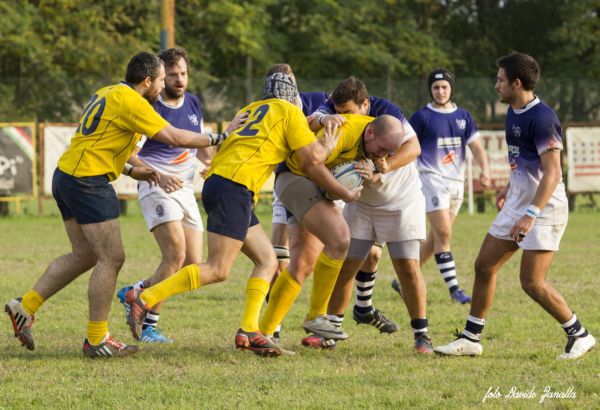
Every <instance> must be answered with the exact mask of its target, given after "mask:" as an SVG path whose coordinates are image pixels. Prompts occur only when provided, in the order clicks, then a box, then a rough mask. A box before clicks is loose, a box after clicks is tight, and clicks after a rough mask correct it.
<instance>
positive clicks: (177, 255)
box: [162, 248, 185, 273]
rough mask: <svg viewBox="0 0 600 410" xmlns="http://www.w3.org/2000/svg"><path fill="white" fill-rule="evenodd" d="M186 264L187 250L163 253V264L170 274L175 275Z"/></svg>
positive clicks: (180, 249)
mask: <svg viewBox="0 0 600 410" xmlns="http://www.w3.org/2000/svg"><path fill="white" fill-rule="evenodd" d="M184 262H185V248H179V249H177V250H173V251H171V252H166V253H163V257H162V264H163V265H165V266H166V267H167V269H168V271H169V272H172V273H175V272H177V271H178V270H179V269H181V268H182V267H183V264H184Z"/></svg>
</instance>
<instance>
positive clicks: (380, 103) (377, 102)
mask: <svg viewBox="0 0 600 410" xmlns="http://www.w3.org/2000/svg"><path fill="white" fill-rule="evenodd" d="M316 112H319V113H322V114H327V115H329V114H335V113H336V112H335V106H334V105H333V102H332V101H331V98H329V99H327V101H326V102H325V103H323V104H321V106H319V108H317V110H316ZM386 114H387V115H391V116H393V117H396V118H398V119H399V120H400V121H402V122H404V121H403V120H404V119H405V118H404V114H402V111H401V110H400V108H399V107H398V106H397V105H395V104H394V103H392V102H390V101H388V100H386V99H384V98H379V97H375V96H371V97H369V113H368V114H367V115H368V116H369V117H379V116H381V115H386Z"/></svg>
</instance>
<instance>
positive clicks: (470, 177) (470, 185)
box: [467, 149, 474, 215]
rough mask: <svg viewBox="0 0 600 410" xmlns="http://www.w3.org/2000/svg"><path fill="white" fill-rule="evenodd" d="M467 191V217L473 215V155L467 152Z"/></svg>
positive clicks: (469, 151)
mask: <svg viewBox="0 0 600 410" xmlns="http://www.w3.org/2000/svg"><path fill="white" fill-rule="evenodd" d="M467 189H468V195H469V215H473V209H474V206H473V200H474V199H473V155H472V154H471V150H470V149H468V150H467Z"/></svg>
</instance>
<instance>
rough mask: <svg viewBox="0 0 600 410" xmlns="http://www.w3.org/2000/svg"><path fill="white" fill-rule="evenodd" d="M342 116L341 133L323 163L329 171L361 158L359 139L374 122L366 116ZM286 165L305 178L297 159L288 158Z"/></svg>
mask: <svg viewBox="0 0 600 410" xmlns="http://www.w3.org/2000/svg"><path fill="white" fill-rule="evenodd" d="M342 116H343V117H345V118H346V122H345V123H344V124H343V125H342V126H341V127H340V128H338V132H341V134H340V138H339V139H338V142H337V144H336V146H335V148H334V149H333V151H331V153H330V154H329V156H328V157H327V161H325V166H326V167H327V168H329V169H331V168H333V167H335V166H336V165H338V164H341V163H342V162H346V161H354V160H355V159H358V158H360V157H362V156H363V153H362V150H363V146H362V138H361V137H362V135H363V133H364V131H365V128H367V125H369V123H370V122H371V121H373V120H374V118H373V117H368V116H366V115H356V114H342ZM324 131H325V129H324V128H322V129H321V130H320V131H319V132H318V133H317V138H321V137H322V136H323V132H324ZM286 165H287V167H288V168H289V170H290V171H292V172H293V173H294V174H297V175H302V176H306V175H305V174H304V173H303V172H302V169H301V168H300V161H299V159H298V158H296V157H291V158H288V159H287V161H286Z"/></svg>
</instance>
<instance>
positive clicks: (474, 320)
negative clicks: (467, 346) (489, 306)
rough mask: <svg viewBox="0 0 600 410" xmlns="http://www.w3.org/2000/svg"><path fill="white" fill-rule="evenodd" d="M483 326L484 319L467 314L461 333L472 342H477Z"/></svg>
mask: <svg viewBox="0 0 600 410" xmlns="http://www.w3.org/2000/svg"><path fill="white" fill-rule="evenodd" d="M484 326H485V319H480V318H478V317H475V316H471V315H468V316H467V324H466V325H465V330H463V335H464V336H465V337H466V338H467V339H469V340H470V341H472V342H479V341H480V340H481V333H483V327H484Z"/></svg>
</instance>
